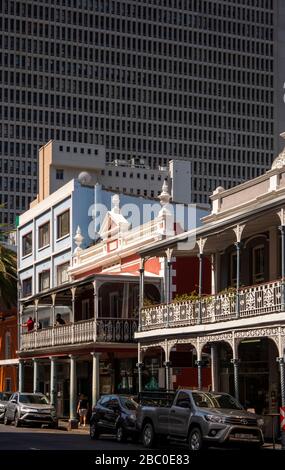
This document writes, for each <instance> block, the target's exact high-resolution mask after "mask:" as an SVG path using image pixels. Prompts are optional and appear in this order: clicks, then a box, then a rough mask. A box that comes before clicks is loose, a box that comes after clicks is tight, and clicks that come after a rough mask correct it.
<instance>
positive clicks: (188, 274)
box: [173, 256, 211, 295]
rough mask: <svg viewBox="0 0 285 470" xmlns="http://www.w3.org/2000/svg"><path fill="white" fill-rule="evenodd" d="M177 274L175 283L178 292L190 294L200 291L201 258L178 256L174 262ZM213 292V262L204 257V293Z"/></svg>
mask: <svg viewBox="0 0 285 470" xmlns="http://www.w3.org/2000/svg"><path fill="white" fill-rule="evenodd" d="M173 269H175V270H176V276H175V277H173V284H175V285H176V294H177V295H181V294H190V293H191V292H193V291H195V290H196V292H198V285H199V259H198V257H197V256H193V257H189V258H184V257H183V258H182V257H181V258H179V257H177V258H176V261H175V263H174V264H173ZM210 293H211V263H210V260H209V259H208V258H204V259H203V294H210Z"/></svg>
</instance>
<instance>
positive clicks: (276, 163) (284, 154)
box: [271, 132, 285, 170]
mask: <svg viewBox="0 0 285 470" xmlns="http://www.w3.org/2000/svg"><path fill="white" fill-rule="evenodd" d="M280 137H282V138H283V139H285V132H283V133H282V134H280ZM283 166H285V147H284V148H283V150H281V152H280V153H279V155H278V156H277V157H276V158H275V159H274V160H273V163H272V166H271V170H276V169H277V168H282V167H283Z"/></svg>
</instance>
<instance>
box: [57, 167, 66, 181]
mask: <svg viewBox="0 0 285 470" xmlns="http://www.w3.org/2000/svg"><path fill="white" fill-rule="evenodd" d="M55 177H56V179H57V180H63V178H64V171H63V170H62V169H60V168H57V169H56V176H55Z"/></svg>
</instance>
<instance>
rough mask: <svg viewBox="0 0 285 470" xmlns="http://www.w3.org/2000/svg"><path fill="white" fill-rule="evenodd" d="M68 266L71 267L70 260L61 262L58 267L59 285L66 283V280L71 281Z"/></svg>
mask: <svg viewBox="0 0 285 470" xmlns="http://www.w3.org/2000/svg"><path fill="white" fill-rule="evenodd" d="M68 268H69V262H68V263H63V264H60V265H59V266H58V267H57V285H58V286H59V285H60V284H64V283H65V282H68V281H69V276H68Z"/></svg>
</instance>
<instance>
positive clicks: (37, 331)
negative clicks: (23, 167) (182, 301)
mask: <svg viewBox="0 0 285 470" xmlns="http://www.w3.org/2000/svg"><path fill="white" fill-rule="evenodd" d="M85 191H86V195H85ZM91 192H92V194H93V196H94V191H92V190H91V188H86V187H82V186H81V185H80V184H79V183H77V182H76V180H72V181H71V182H69V183H67V185H65V186H64V187H63V188H60V189H59V190H58V191H56V192H55V193H53V194H51V195H50V196H48V197H47V198H46V199H44V200H43V201H41V202H39V203H38V204H37V205H35V206H34V207H32V208H31V209H30V211H28V212H29V213H28V212H27V213H25V214H24V215H23V216H21V218H20V226H19V228H18V239H19V245H20V251H19V277H20V280H21V286H22V290H21V297H20V314H19V324H20V328H19V350H18V355H19V389H20V390H26V391H27V390H33V391H38V390H39V391H42V392H44V393H47V394H49V395H50V397H51V401H52V402H53V403H55V404H56V406H57V409H58V414H59V415H60V416H68V417H69V418H70V420H71V423H73V422H74V420H75V418H76V402H77V397H78V394H79V393H84V394H86V395H87V396H88V397H89V399H90V403H91V402H92V404H95V403H96V400H97V398H98V396H99V394H101V393H115V392H118V393H119V392H124V393H135V392H136V391H138V388H139V383H138V377H139V374H138V369H137V344H136V341H135V339H134V334H135V332H136V331H137V329H138V319H139V291H140V286H142V282H143V279H144V300H143V304H144V305H145V304H160V303H161V301H164V300H166V299H169V298H170V297H172V296H173V295H174V293H175V292H178V293H179V290H177V289H176V277H177V275H178V271H177V272H176V270H175V267H174V266H172V269H171V272H169V276H168V278H167V279H168V280H167V282H166V283H165V275H164V272H165V270H166V269H168V268H167V260H166V258H165V257H161V258H157V257H151V258H150V259H148V260H147V261H146V262H145V263H144V266H142V265H141V264H140V257H139V256H138V254H137V253H138V250H139V249H140V248H142V247H144V246H148V245H150V244H152V243H154V242H156V241H157V240H162V239H163V238H165V237H166V236H173V235H175V233H179V232H182V231H183V227H182V226H181V225H180V224H179V223H178V222H176V223H175V222H174V220H173V216H172V213H171V211H170V207H171V205H170V204H169V200H170V195H169V194H168V188H167V184H166V182H165V183H164V185H163V190H162V193H161V195H160V202H161V206H159V207H160V210H159V211H158V213H157V215H156V216H155V217H153V218H150V220H148V221H147V222H145V223H144V224H142V225H139V224H138V225H137V226H136V224H135V219H134V218H132V219H131V222H130V221H129V220H127V218H126V217H125V216H124V215H123V213H122V210H121V207H120V204H121V205H122V204H123V203H124V202H125V203H128V208H130V201H131V199H130V197H127V196H125V195H122V196H121V201H120V197H119V195H114V194H113V195H110V199H108V201H109V202H110V201H111V208H110V210H109V211H107V212H106V214H105V216H104V218H103V220H102V223H100V224H99V227H97V224H96V223H95V222H94V220H93V219H92V218H91V217H90V215H88V214H90V212H89V211H88V210H87V205H88V204H89V202H90V200H89V197H90V194H91ZM100 194H101V202H102V201H103V199H104V197H103V196H106V194H109V193H108V192H106V191H102V192H101V193H100ZM84 197H85V198H87V199H86V200H85V199H84ZM94 197H95V199H98V191H97V192H96V188H95V196H94ZM132 201H133V202H135V203H136V209H137V210H138V212H139V213H140V212H142V210H143V208H144V206H145V205H147V204H148V201H147V200H145V199H143V200H142V199H138V200H137V199H136V198H133V199H132ZM97 202H98V201H97ZM133 207H134V206H133ZM187 209H188V208H187ZM96 210H97V206H96V205H95V208H93V212H92V214H93V215H94V213H96ZM67 211H69V217H68V222H66V223H65V224H62V223H61V222H62V221H61V215H62V214H65V213H66V212H67ZM192 215H193V217H194V216H195V217H198V215H197V213H196V211H194V212H193V214H192ZM88 217H89V218H88ZM80 221H81V222H80ZM91 222H92V224H93V225H92V227H93V229H92V230H93V232H94V231H95V232H96V240H93V242H91V241H90V223H91ZM45 224H47V225H48V234H49V235H45V241H46V244H44V246H39V243H40V241H41V240H42V239H41V236H42V230H41V228H42V227H43V226H44V225H45ZM81 224H82V227H81ZM62 227H63V228H65V231H66V232H65V233H64V234H62V233H60V232H59V230H61V228H62ZM88 228H89V230H88ZM92 230H91V232H92ZM59 235H62V236H61V237H59ZM27 238H29V240H27ZM86 239H87V240H86ZM28 241H30V243H28ZM63 243H64V244H65V245H64V247H63V246H62V244H63ZM88 245H89V246H88ZM45 250H47V251H46V253H44V254H42V253H43V252H44V251H45ZM41 256H42V257H43V258H41ZM28 258H29V259H28ZM58 258H60V259H61V263H59V262H56V260H57V259H58ZM187 262H189V260H188V261H187ZM183 263H184V261H183ZM61 265H64V266H65V267H66V270H65V271H64V275H63V273H62V270H60V269H59V267H60V266H61ZM180 269H181V270H183V266H182V265H181V266H180V268H179V271H180ZM193 269H194V271H195V272H196V275H193V280H192V288H193V289H195V284H197V282H198V271H197V263H196V260H193ZM42 273H44V274H45V276H44V278H43V276H42ZM46 273H48V275H46ZM30 278H31V279H30ZM208 278H209V276H208ZM26 279H29V282H30V286H31V287H30V289H29V290H28V291H27V289H26V284H27V283H26V282H25V281H26ZM205 281H207V272H205ZM29 317H31V318H32V319H34V328H33V330H32V331H27V329H26V327H25V326H23V325H26V322H27V319H28V318H29ZM59 319H60V321H59ZM151 366H152V365H151V364H150V367H151ZM164 385H165V382H164V378H163V377H161V386H164Z"/></svg>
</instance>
